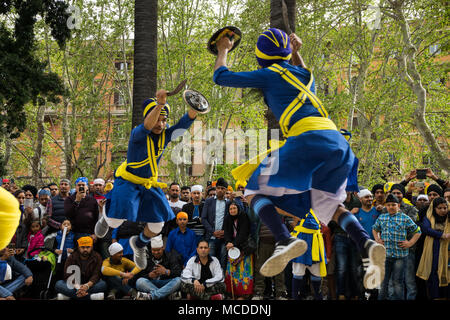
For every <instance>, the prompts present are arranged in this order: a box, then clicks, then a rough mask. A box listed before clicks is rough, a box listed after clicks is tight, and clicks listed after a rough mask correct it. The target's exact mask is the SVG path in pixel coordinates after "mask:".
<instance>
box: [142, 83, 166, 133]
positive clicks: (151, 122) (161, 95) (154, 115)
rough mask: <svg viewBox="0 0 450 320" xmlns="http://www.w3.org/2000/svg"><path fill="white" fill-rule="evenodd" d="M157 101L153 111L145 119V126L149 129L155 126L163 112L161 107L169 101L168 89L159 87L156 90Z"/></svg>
mask: <svg viewBox="0 0 450 320" xmlns="http://www.w3.org/2000/svg"><path fill="white" fill-rule="evenodd" d="M156 101H157V105H156V106H155V107H154V108H153V110H152V111H150V113H149V114H148V115H147V116H146V117H145V119H144V127H145V129H147V130H152V129H153V127H154V126H155V125H156V123H157V122H158V118H159V114H160V113H161V109H162V108H163V107H164V105H165V104H166V102H167V91H166V90H164V89H159V90H158V91H157V92H156Z"/></svg>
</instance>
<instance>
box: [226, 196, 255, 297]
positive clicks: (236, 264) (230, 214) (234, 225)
mask: <svg viewBox="0 0 450 320" xmlns="http://www.w3.org/2000/svg"><path fill="white" fill-rule="evenodd" d="M223 230H224V239H225V243H226V248H227V251H229V250H231V249H232V248H238V249H239V250H240V253H241V254H240V256H239V257H238V258H236V259H232V258H230V257H228V262H227V269H226V273H225V284H226V287H227V292H228V293H229V294H232V295H234V296H236V297H238V299H242V298H244V297H247V298H248V296H249V295H251V294H252V293H253V255H252V254H248V253H246V252H245V250H244V249H245V245H246V242H247V241H248V237H249V235H250V219H249V218H248V216H247V214H246V213H245V212H244V211H243V210H242V209H241V206H239V205H238V204H237V203H236V202H235V201H233V202H231V203H230V204H229V205H228V206H227V209H226V215H225V218H224V221H223Z"/></svg>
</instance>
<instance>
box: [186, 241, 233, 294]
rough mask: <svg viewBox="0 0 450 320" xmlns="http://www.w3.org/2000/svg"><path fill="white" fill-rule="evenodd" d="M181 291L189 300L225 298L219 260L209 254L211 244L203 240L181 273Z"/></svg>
mask: <svg viewBox="0 0 450 320" xmlns="http://www.w3.org/2000/svg"><path fill="white" fill-rule="evenodd" d="M181 291H182V292H184V293H186V294H187V298H188V299H189V300H194V299H200V300H223V293H224V292H225V283H224V278H223V270H222V267H221V266H220V263H219V260H218V259H217V258H216V257H212V256H210V255H209V244H208V241H206V240H201V241H200V242H199V243H198V244H197V254H196V255H195V256H193V257H191V258H190V259H189V260H188V262H187V264H186V267H185V268H184V269H183V272H182V274H181Z"/></svg>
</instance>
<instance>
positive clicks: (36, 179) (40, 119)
mask: <svg viewBox="0 0 450 320" xmlns="http://www.w3.org/2000/svg"><path fill="white" fill-rule="evenodd" d="M44 112H45V104H40V105H39V106H38V109H37V113H36V124H37V135H36V141H35V143H34V148H33V149H34V155H33V158H32V159H31V162H32V163H31V168H32V170H33V174H32V181H33V184H34V185H35V186H37V185H39V184H42V168H41V158H42V145H43V141H44V135H45V126H44Z"/></svg>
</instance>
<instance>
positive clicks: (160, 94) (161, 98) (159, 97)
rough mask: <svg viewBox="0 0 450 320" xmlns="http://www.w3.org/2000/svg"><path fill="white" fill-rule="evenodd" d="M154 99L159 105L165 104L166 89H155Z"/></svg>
mask: <svg viewBox="0 0 450 320" xmlns="http://www.w3.org/2000/svg"><path fill="white" fill-rule="evenodd" d="M156 101H157V102H158V104H159V105H165V104H166V102H167V90H164V89H159V90H158V91H156Z"/></svg>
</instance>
